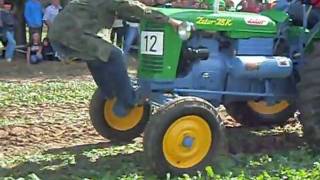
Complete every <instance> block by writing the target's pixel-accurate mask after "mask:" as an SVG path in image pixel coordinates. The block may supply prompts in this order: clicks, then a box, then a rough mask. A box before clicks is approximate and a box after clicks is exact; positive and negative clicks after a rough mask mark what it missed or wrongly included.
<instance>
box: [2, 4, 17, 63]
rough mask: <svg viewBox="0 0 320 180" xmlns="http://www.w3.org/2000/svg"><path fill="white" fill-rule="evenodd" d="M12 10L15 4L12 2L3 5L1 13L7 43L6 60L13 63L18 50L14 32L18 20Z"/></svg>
mask: <svg viewBox="0 0 320 180" xmlns="http://www.w3.org/2000/svg"><path fill="white" fill-rule="evenodd" d="M12 9H13V4H12V3H10V2H5V3H4V5H3V10H2V11H1V13H0V17H1V21H2V27H3V30H4V34H5V39H6V42H7V45H6V52H5V59H6V60H7V61H8V62H11V61H12V59H13V56H14V52H15V49H16V40H15V38H14V32H15V28H16V25H17V20H16V17H15V16H14V14H13V12H12Z"/></svg>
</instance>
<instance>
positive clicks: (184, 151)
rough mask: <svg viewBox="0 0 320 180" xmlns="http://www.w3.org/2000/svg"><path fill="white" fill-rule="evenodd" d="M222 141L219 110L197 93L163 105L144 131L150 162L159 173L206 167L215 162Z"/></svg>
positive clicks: (199, 169) (176, 172)
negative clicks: (195, 95)
mask: <svg viewBox="0 0 320 180" xmlns="http://www.w3.org/2000/svg"><path fill="white" fill-rule="evenodd" d="M221 142H222V127H221V121H220V119H219V116H218V114H217V112H216V110H215V109H214V107H213V106H212V105H211V104H210V103H208V102H206V101H205V100H202V99H200V98H195V97H183V98H181V99H177V100H174V101H172V102H170V103H169V104H167V105H165V106H164V107H162V108H160V109H159V110H158V111H157V113H156V114H155V116H154V118H153V119H152V120H150V121H149V123H148V125H147V127H146V130H145V133H144V150H145V153H146V158H147V162H148V163H150V165H151V168H152V170H154V171H155V172H156V173H158V174H159V175H164V174H166V173H168V172H170V173H172V174H176V175H181V174H183V173H188V174H194V173H196V172H197V171H201V170H203V169H204V168H205V167H206V166H207V165H211V164H212V163H213V160H214V158H215V157H216V153H217V152H218V151H219V150H220V147H221Z"/></svg>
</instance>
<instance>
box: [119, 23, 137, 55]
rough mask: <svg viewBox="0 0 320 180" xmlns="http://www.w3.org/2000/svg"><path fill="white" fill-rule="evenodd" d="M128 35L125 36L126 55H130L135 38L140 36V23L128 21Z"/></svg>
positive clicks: (124, 47)
mask: <svg viewBox="0 0 320 180" xmlns="http://www.w3.org/2000/svg"><path fill="white" fill-rule="evenodd" d="M126 24H127V28H126V35H125V38H124V45H123V52H124V54H125V55H129V53H130V50H131V48H132V46H133V44H134V42H135V40H136V39H137V38H138V36H139V26H140V25H139V23H135V22H129V21H127V22H126Z"/></svg>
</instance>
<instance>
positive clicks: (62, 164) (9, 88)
mask: <svg viewBox="0 0 320 180" xmlns="http://www.w3.org/2000/svg"><path fill="white" fill-rule="evenodd" d="M94 89H95V85H94V83H93V82H91V81H77V80H70V81H62V80H57V81H44V82H27V83H25V82H0V92H1V94H0V112H6V110H7V109H8V107H11V108H12V107H13V108H15V109H21V108H25V107H27V108H26V110H24V111H21V112H23V113H25V112H26V111H28V108H29V111H30V110H32V109H34V108H39V107H42V106H43V105H48V104H49V106H45V107H44V108H43V109H42V110H43V111H47V110H48V109H46V108H47V107H49V108H52V107H55V106H61V107H63V108H64V113H63V114H78V113H81V111H82V110H80V111H79V112H78V111H76V108H78V106H79V104H84V105H85V106H87V105H88V102H89V99H90V97H91V95H92V93H93V90H94ZM72 106H74V107H76V108H74V109H68V108H67V107H72ZM65 107H66V108H65ZM49 110H50V109H49ZM51 110H52V111H56V109H51ZM21 112H19V111H18V112H17V114H18V115H16V116H14V117H13V118H12V119H10V121H11V124H12V123H15V119H16V118H18V117H19V116H24V114H22V113H21ZM55 113H56V114H55V118H57V117H59V114H58V113H57V112H55ZM85 113H86V112H85ZM2 115H3V114H2ZM74 116H75V115H74ZM74 116H71V115H70V116H68V117H64V116H61V117H60V118H66V119H68V120H69V119H76V117H74ZM0 119H1V116H0ZM26 119H27V118H26ZM47 120H48V119H47V117H45V118H44V119H43V121H47ZM53 120H54V121H56V120H57V119H53ZM0 121H1V120H0ZM78 121H82V122H84V121H85V119H78ZM1 123H2V122H0V124H1ZM19 123H26V122H24V121H23V120H21V122H20V121H19ZM4 126H5V124H4ZM271 134H273V133H271ZM0 179H7V180H13V179H19V180H22V179H26V180H39V179H68V180H69V179H76V180H77V179H87V180H89V179H90V180H91V179H103V180H120V179H121V180H140V179H141V180H142V179H146V180H157V179H164V180H211V179H215V180H235V179H237V180H252V179H257V180H264V179H271V180H278V179H279V180H280V179H294V180H299V179H301V180H302V179H303V180H304V179H306V180H308V179H310V180H314V179H320V155H319V154H314V153H313V152H311V151H310V150H308V149H306V148H298V149H296V150H293V149H291V150H278V151H275V152H273V153H270V154H265V153H264V154H259V153H257V154H238V155H233V156H232V157H231V155H230V156H226V157H221V158H220V161H219V162H217V164H214V165H213V166H212V167H206V168H205V169H204V170H203V172H199V173H198V174H197V175H195V176H191V175H187V174H186V175H183V176H181V177H174V176H173V175H170V174H167V175H164V177H161V178H159V177H157V176H155V175H154V174H153V173H152V172H150V170H149V169H148V162H146V161H145V160H144V155H143V147H142V143H141V139H137V140H136V141H135V142H134V143H132V144H127V145H111V144H105V145H95V144H91V145H90V144H89V145H81V146H75V147H65V148H60V149H50V150H48V151H42V150H39V151H34V152H23V151H22V152H21V154H12V156H2V155H1V151H0Z"/></svg>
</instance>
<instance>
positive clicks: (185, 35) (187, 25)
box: [178, 21, 194, 41]
mask: <svg viewBox="0 0 320 180" xmlns="http://www.w3.org/2000/svg"><path fill="white" fill-rule="evenodd" d="M193 29H194V24H193V23H191V22H186V21H185V22H183V23H181V24H180V25H179V27H178V33H179V36H180V38H181V39H182V40H184V41H185V40H188V39H189V38H190V37H191V33H192V30H193Z"/></svg>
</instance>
